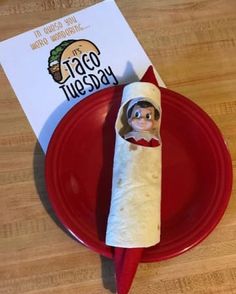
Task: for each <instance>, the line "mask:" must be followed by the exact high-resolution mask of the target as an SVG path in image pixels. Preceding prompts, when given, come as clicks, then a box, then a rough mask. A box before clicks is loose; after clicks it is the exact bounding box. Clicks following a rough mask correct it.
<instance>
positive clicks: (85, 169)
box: [46, 86, 232, 262]
mask: <svg viewBox="0 0 236 294" xmlns="http://www.w3.org/2000/svg"><path fill="white" fill-rule="evenodd" d="M122 89H123V87H122V86H118V87H113V88H108V89H105V90H102V91H100V92H97V93H95V94H93V95H91V96H89V97H88V98H86V99H84V100H83V101H82V102H80V103H78V104H77V105H75V106H74V107H73V108H72V109H71V110H70V111H69V112H68V113H67V114H66V116H65V117H64V118H63V119H62V121H61V122H60V123H59V125H58V127H57V128H56V130H55V132H54V134H53V136H52V138H51V141H50V144H49V147H48V151H47V155H46V185H47V190H48V195H49V198H50V201H51V203H52V206H53V208H54V210H55V213H56V215H57V216H58V218H59V220H60V221H61V222H62V224H63V225H64V226H65V228H66V229H67V230H68V231H69V232H70V233H71V234H72V235H73V236H74V237H75V238H76V239H77V240H79V241H80V242H82V243H83V244H84V245H86V246H88V247H89V248H91V249H92V250H94V251H96V252H98V253H100V254H102V255H104V256H107V257H111V256H112V250H111V248H110V247H108V246H106V245H105V243H104V238H105V230H106V221H107V215H108V211H109V205H110V196H111V193H110V192H111V180H112V161H113V152H114V142H115V132H114V123H115V118H116V114H117V111H118V108H119V104H120V99H121V94H122ZM161 93H162V113H163V117H162V127H161V135H162V142H163V165H162V169H163V174H162V191H163V193H162V208H161V209H162V211H161V214H162V217H161V218H162V233H161V242H160V243H159V244H157V245H156V246H154V247H150V248H148V249H145V252H144V255H143V258H142V261H145V262H147V261H159V260H163V259H166V258H170V257H173V256H176V255H178V254H181V253H183V252H185V251H186V250H188V249H190V248H191V247H193V246H195V245H196V244H198V243H199V242H200V241H202V240H203V239H204V238H205V237H206V236H207V235H208V234H209V233H210V232H211V231H212V230H213V229H214V227H215V226H216V225H217V223H218V222H219V221H220V219H221V217H222V215H223V213H224V211H225V209H226V206H227V204H228V201H229V197H230V193H231V188H232V165H231V159H230V155H229V153H228V150H227V148H226V145H225V143H224V140H223V138H222V135H221V133H220V132H219V130H218V128H217V127H216V125H215V124H214V122H213V121H212V120H211V119H210V117H209V116H208V115H207V114H206V113H205V112H203V110H201V109H200V108H199V107H198V106H197V105H195V104H194V103H193V102H191V101H190V100H188V99H187V98H185V97H183V96H182V95H180V94H177V93H175V92H172V91H170V90H167V89H161Z"/></svg>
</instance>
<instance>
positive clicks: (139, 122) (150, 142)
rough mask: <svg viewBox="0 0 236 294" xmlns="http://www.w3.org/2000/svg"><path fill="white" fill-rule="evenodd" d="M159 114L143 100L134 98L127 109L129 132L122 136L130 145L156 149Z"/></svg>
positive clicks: (158, 142) (158, 143)
mask: <svg viewBox="0 0 236 294" xmlns="http://www.w3.org/2000/svg"><path fill="white" fill-rule="evenodd" d="M159 118H160V112H159V110H158V109H156V108H155V107H154V106H153V104H152V103H151V102H149V101H147V100H146V99H145V98H135V99H132V100H131V101H130V102H129V105H128V109H127V119H128V124H129V126H130V127H131V129H132V130H131V131H130V132H128V133H127V134H125V135H124V139H126V140H127V141H129V142H130V143H133V144H137V145H142V146H146V147H157V146H159V145H160V139H159V137H158V134H157V130H158V120H159Z"/></svg>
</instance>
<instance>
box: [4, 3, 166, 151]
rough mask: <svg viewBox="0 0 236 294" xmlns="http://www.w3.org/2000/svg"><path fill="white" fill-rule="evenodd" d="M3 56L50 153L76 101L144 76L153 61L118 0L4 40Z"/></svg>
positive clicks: (13, 82)
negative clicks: (53, 138) (60, 125)
mask: <svg viewBox="0 0 236 294" xmlns="http://www.w3.org/2000/svg"><path fill="white" fill-rule="evenodd" d="M0 61H1V65H2V67H3V69H4V71H5V73H6V75H7V77H8V79H9V81H10V83H11V85H12V87H13V89H14V91H15V94H16V96H17V97H18V99H19V101H20V103H21V106H22V108H23V110H24V112H25V114H26V116H27V118H28V120H29V122H30V124H31V126H32V128H33V130H34V132H35V134H36V136H37V138H38V140H39V143H40V144H41V146H42V148H43V150H44V152H46V150H47V146H48V143H49V140H50V137H51V135H52V133H53V131H54V129H55V127H56V125H57V124H58V122H59V121H60V120H61V118H62V117H63V116H64V115H65V113H66V112H67V111H68V110H69V109H70V108H71V107H72V106H73V105H75V103H78V102H79V101H80V100H81V99H83V98H85V97H86V96H88V95H91V94H92V93H93V92H96V91H98V90H101V89H103V88H106V87H111V86H114V85H118V84H124V83H127V82H132V81H136V80H138V79H139V78H140V77H141V76H142V75H143V73H144V72H145V71H146V69H147V67H148V66H149V65H150V64H151V62H150V60H149V58H148V57H147V55H146V53H145V52H144V50H143V48H142V47H141V45H140V43H139V42H138V40H137V39H136V37H135V35H134V34H133V32H132V30H131V29H130V27H129V25H128V24H127V22H126V21H125V19H124V17H123V16H122V14H121V12H120V10H119V9H118V7H117V6H116V4H115V2H114V1H103V2H100V3H98V4H96V5H94V6H91V7H89V8H86V9H84V10H81V11H79V12H76V13H73V14H71V15H68V16H65V17H63V18H60V19H57V20H55V21H53V22H50V23H48V24H46V25H43V26H41V27H38V28H36V29H33V30H31V31H28V32H25V33H23V34H20V35H18V36H16V37H13V38H10V39H8V40H5V41H3V42H1V43H0ZM157 75H158V74H157ZM158 80H159V84H160V85H162V86H163V85H164V84H163V82H162V80H161V79H160V77H159V75H158Z"/></svg>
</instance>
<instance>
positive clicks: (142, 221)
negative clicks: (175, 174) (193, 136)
mask: <svg viewBox="0 0 236 294" xmlns="http://www.w3.org/2000/svg"><path fill="white" fill-rule="evenodd" d="M138 97H142V98H145V100H147V101H149V102H151V103H152V104H153V105H154V107H156V108H157V109H158V110H159V111H160V91H159V89H158V88H157V87H156V86H154V85H153V84H150V83H144V82H137V83H132V84H130V85H128V86H126V87H125V88H124V91H123V96H122V102H121V107H120V110H119V112H118V116H117V120H116V124H115V128H116V143H115V152H114V162H113V178H112V196H111V206H110V212H109V217H108V223H107V232H106V244H107V245H110V246H115V247H124V248H135V247H136V248H137V247H149V246H153V245H155V244H157V243H158V242H159V241H160V199H161V145H160V146H158V147H144V146H140V145H136V144H133V143H130V142H128V141H126V140H125V139H124V138H123V134H122V132H124V129H125V127H126V126H125V125H124V123H123V121H124V117H125V116H126V112H127V107H128V104H129V101H130V100H132V99H135V98H138Z"/></svg>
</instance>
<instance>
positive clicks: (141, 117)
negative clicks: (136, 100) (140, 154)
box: [128, 105, 155, 132]
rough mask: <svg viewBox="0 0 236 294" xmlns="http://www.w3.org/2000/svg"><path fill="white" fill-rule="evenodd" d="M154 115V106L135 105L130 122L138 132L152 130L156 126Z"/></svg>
mask: <svg viewBox="0 0 236 294" xmlns="http://www.w3.org/2000/svg"><path fill="white" fill-rule="evenodd" d="M154 115H155V110H154V107H152V106H150V107H146V108H142V107H140V106H139V105H135V106H134V108H133V110H132V114H131V117H130V118H129V119H128V123H129V125H130V126H131V128H132V129H133V130H134V131H136V132H141V131H142V132H146V131H151V130H152V129H153V128H154V122H155V119H154Z"/></svg>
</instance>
